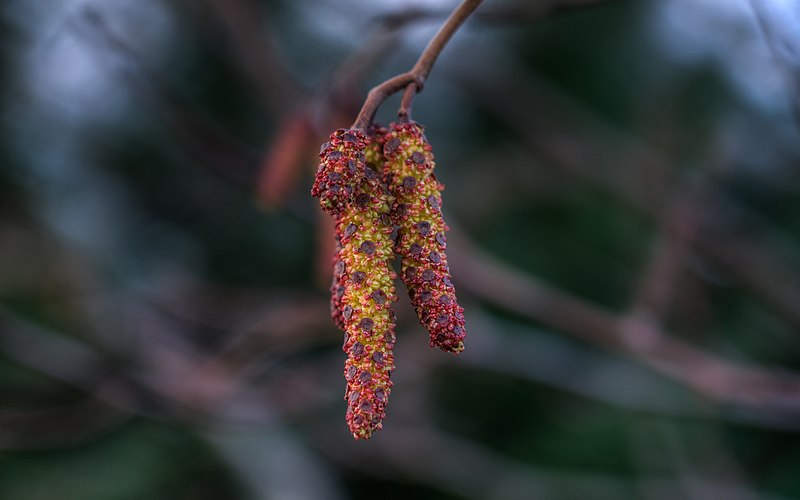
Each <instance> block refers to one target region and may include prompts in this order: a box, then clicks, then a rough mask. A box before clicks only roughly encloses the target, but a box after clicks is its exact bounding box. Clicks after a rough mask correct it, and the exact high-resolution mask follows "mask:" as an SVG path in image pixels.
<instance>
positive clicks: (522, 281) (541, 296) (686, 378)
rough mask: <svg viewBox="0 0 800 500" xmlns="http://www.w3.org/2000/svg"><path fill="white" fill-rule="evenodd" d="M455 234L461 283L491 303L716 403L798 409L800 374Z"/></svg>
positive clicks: (784, 412) (769, 412)
mask: <svg viewBox="0 0 800 500" xmlns="http://www.w3.org/2000/svg"><path fill="white" fill-rule="evenodd" d="M450 240H451V241H452V245H450V246H449V248H448V252H449V255H450V257H451V262H452V263H453V268H454V269H457V273H458V276H459V278H460V279H459V282H460V285H461V286H462V287H463V288H464V289H467V290H469V291H470V292H471V293H472V294H474V295H475V296H477V297H480V298H481V299H483V300H485V301H487V302H489V303H492V304H495V305H498V306H500V307H503V308H504V309H507V310H509V311H513V312H514V313H516V314H519V315H521V316H523V317H526V318H530V319H532V320H534V321H539V322H541V323H543V324H545V325H547V326H549V327H551V328H554V329H556V330H558V331H561V332H564V333H567V334H570V335H573V336H575V337H577V338H580V339H582V340H584V341H587V342H590V343H593V344H597V345H599V346H601V347H604V348H606V349H609V350H611V351H614V352H618V353H620V354H624V355H626V356H629V357H631V358H632V359H634V360H637V361H639V362H641V363H643V364H645V365H647V366H649V367H650V368H651V369H653V370H654V371H656V372H658V373H661V374H662V375H666V376H668V377H670V378H671V379H673V380H675V381H677V382H680V383H682V384H684V385H686V386H687V387H689V388H691V389H693V390H695V391H696V392H698V393H700V394H702V395H704V396H706V397H708V398H710V399H711V400H713V401H716V402H718V403H721V404H729V405H734V406H737V407H739V408H741V409H743V410H747V411H748V412H751V413H755V414H759V415H760V416H762V417H764V418H766V419H768V420H769V419H773V418H774V419H777V420H778V421H781V422H787V423H788V421H791V420H796V417H797V415H798V414H800V375H797V374H794V373H789V372H778V371H773V370H767V369H763V368H760V367H755V366H743V365H739V364H736V363H733V362H731V361H727V360H723V359H720V358H719V357H717V356H715V355H713V354H710V353H707V352H705V351H703V350H701V349H699V348H696V347H694V346H691V345H689V344H687V343H685V342H683V341H680V340H678V339H675V338H672V337H670V336H669V335H667V334H666V332H664V331H663V330H661V329H660V328H659V327H658V326H657V325H656V324H654V323H652V322H649V321H646V320H645V319H643V318H640V317H636V316H633V315H625V314H615V313H613V312H610V311H606V310H605V309H602V308H600V307H598V306H595V305H592V304H590V303H588V302H585V301H583V300H581V299H579V298H577V297H573V296H570V295H567V294H564V293H563V292H560V291H558V290H555V289H553V288H551V287H549V286H548V285H546V284H545V283H543V282H540V281H538V280H536V279H534V278H533V277H530V276H526V275H524V274H522V273H520V272H519V271H518V270H513V269H511V268H509V267H507V266H505V265H504V264H502V263H500V262H498V261H496V260H494V259H492V258H491V257H490V256H488V255H486V254H483V253H481V252H479V251H478V250H477V249H476V248H475V247H474V246H473V245H472V244H471V242H469V241H468V240H467V239H466V236H465V235H464V234H463V233H461V232H460V231H459V232H456V231H453V234H452V237H451V238H450Z"/></svg>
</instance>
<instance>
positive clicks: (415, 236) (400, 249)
mask: <svg viewBox="0 0 800 500" xmlns="http://www.w3.org/2000/svg"><path fill="white" fill-rule="evenodd" d="M383 151H384V157H385V164H384V174H383V178H384V181H385V182H386V185H387V187H388V189H389V192H390V193H391V194H392V195H393V196H394V197H395V201H394V203H393V205H392V210H391V218H392V221H393V223H394V224H396V225H397V226H398V233H397V240H396V243H395V252H396V253H397V254H398V255H400V257H401V272H400V277H401V279H402V280H403V282H404V283H405V284H406V287H407V288H408V293H409V296H410V297H411V303H412V304H413V305H414V308H415V309H416V312H417V317H418V318H419V320H420V323H422V324H423V325H424V326H425V327H426V328H427V329H428V332H429V333H430V345H431V347H438V348H439V349H442V350H443V351H448V352H452V353H455V354H458V353H459V352H461V351H463V350H464V337H465V336H466V330H465V329H464V309H463V308H462V307H461V306H459V305H458V302H457V300H456V294H455V288H454V287H453V283H452V280H451V277H450V269H449V267H448V265H447V256H446V255H445V247H446V237H445V233H446V231H448V229H449V228H448V227H447V224H445V222H444V219H443V217H442V212H441V207H442V197H441V190H442V189H444V186H442V185H441V184H439V183H438V182H437V180H436V177H435V176H434V174H433V169H434V167H435V163H434V158H433V153H432V152H431V146H430V144H429V143H428V141H427V139H426V138H425V135H424V133H423V130H422V127H421V126H420V125H419V124H417V123H414V122H410V123H395V124H392V125H391V127H390V130H389V132H388V133H387V134H386V135H385V137H384V148H383Z"/></svg>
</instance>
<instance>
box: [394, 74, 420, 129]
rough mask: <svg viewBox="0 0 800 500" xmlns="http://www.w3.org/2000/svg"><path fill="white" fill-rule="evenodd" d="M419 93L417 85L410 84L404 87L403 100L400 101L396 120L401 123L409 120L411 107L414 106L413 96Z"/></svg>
mask: <svg viewBox="0 0 800 500" xmlns="http://www.w3.org/2000/svg"><path fill="white" fill-rule="evenodd" d="M417 92H419V87H417V84H415V83H411V84H409V85H408V86H407V87H406V90H405V92H403V98H402V99H401V100H400V110H399V111H398V112H397V118H398V119H399V121H401V122H407V121H409V120H410V119H411V107H412V106H413V105H414V96H415V95H416V94H417Z"/></svg>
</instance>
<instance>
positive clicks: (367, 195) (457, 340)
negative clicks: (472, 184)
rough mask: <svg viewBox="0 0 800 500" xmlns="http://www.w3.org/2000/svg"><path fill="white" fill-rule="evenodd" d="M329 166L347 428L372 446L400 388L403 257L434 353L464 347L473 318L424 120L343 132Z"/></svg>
mask: <svg viewBox="0 0 800 500" xmlns="http://www.w3.org/2000/svg"><path fill="white" fill-rule="evenodd" d="M320 158H321V162H320V166H319V169H318V170H317V174H316V177H315V180H314V186H313V188H312V190H311V194H312V195H313V196H315V197H317V198H319V201H320V206H321V207H322V209H323V210H324V211H325V212H327V213H329V214H331V215H332V216H333V217H334V219H335V221H336V240H337V242H336V255H335V256H334V272H333V283H332V284H331V316H332V318H333V321H334V323H335V324H336V326H338V327H339V328H340V329H342V330H344V332H345V341H344V345H343V349H344V351H345V352H346V353H347V361H346V363H345V370H344V375H345V379H346V381H347V390H346V392H345V399H346V401H347V414H346V420H347V424H348V426H349V428H350V432H351V433H352V434H353V436H354V437H355V438H356V439H360V438H369V437H370V436H371V435H372V433H373V432H374V431H376V430H378V429H380V428H381V426H382V421H383V419H384V417H385V415H386V403H387V401H388V398H389V394H390V392H391V388H392V382H391V380H390V375H391V372H392V370H394V355H393V353H392V349H393V347H394V343H395V333H394V330H395V315H394V312H393V311H392V309H391V305H392V303H393V302H395V301H396V300H397V296H396V294H395V287H394V280H395V278H396V274H395V273H394V271H393V270H392V262H393V260H394V259H395V257H396V256H400V258H401V278H402V280H403V282H404V283H405V284H406V286H407V288H408V291H409V295H410V297H411V302H412V304H413V305H414V307H415V309H416V312H417V316H418V317H419V320H420V322H421V323H422V324H423V325H424V326H425V327H426V328H427V329H428V331H429V333H430V345H431V346H433V347H438V348H440V349H442V350H444V351H448V352H453V353H456V354H457V353H459V352H461V351H462V350H463V349H464V336H465V334H466V331H465V329H464V311H463V309H462V308H461V306H459V305H458V303H457V302H456V296H455V290H454V288H453V283H452V281H451V278H450V271H449V268H448V265H447V257H446V255H445V247H446V237H445V232H446V231H447V230H448V227H447V225H446V224H445V222H444V219H443V218H442V214H441V200H442V199H441V190H442V189H443V186H442V185H441V184H439V183H438V182H437V180H436V177H435V176H434V174H433V168H434V165H435V164H434V159H433V155H432V153H431V147H430V144H428V142H427V140H426V139H425V135H424V134H423V130H422V127H421V126H420V125H418V124H416V123H414V122H406V123H397V124H392V125H391V126H390V127H389V129H386V128H383V127H379V126H373V127H371V128H370V129H369V130H367V131H366V132H364V131H361V130H356V129H347V130H346V129H339V130H337V131H335V132H334V133H333V134H332V135H331V137H330V141H329V142H326V143H325V144H323V146H322V149H321V150H320ZM395 231H396V237H395V238H393V237H392V234H393V233H395Z"/></svg>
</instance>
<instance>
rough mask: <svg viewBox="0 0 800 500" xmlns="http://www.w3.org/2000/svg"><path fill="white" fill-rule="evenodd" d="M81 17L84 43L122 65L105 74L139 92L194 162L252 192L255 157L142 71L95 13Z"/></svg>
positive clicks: (144, 67)
mask: <svg viewBox="0 0 800 500" xmlns="http://www.w3.org/2000/svg"><path fill="white" fill-rule="evenodd" d="M83 14H84V15H83V21H84V22H85V26H83V25H78V28H79V32H80V33H82V34H83V35H84V36H86V37H87V40H88V41H95V40H99V41H100V42H101V43H100V44H99V45H100V46H102V47H108V49H109V51H108V53H107V54H106V55H107V56H111V57H117V58H122V59H123V60H124V62H125V64H123V65H116V66H115V65H113V64H111V60H109V59H106V60H105V62H106V63H107V64H108V67H109V70H112V71H116V72H117V73H118V74H119V75H120V77H121V78H123V79H124V81H125V82H126V83H128V84H129V85H130V86H131V88H133V89H135V90H136V91H138V94H139V95H140V96H141V97H142V98H144V100H145V102H147V103H148V104H149V105H150V107H151V109H152V110H153V111H155V112H156V113H158V114H159V115H161V116H162V117H163V119H164V121H165V122H166V123H168V124H169V125H170V128H171V129H172V130H173V132H174V133H175V134H176V135H177V137H178V139H179V140H180V142H181V143H182V144H183V146H184V148H185V150H186V151H187V152H188V153H189V155H190V156H191V157H192V159H193V161H194V162H195V163H196V164H198V165H201V166H203V167H205V168H207V169H208V170H210V171H211V172H213V173H215V174H216V175H218V176H219V177H220V178H221V179H223V180H225V181H227V182H229V183H231V184H234V185H236V186H239V187H241V188H243V189H246V190H248V191H251V190H252V189H253V185H254V178H255V172H256V165H257V163H258V159H257V156H256V155H255V154H254V153H253V152H252V151H251V150H250V149H249V148H248V147H247V146H245V145H243V144H241V143H240V142H238V141H236V140H235V139H234V138H233V137H231V136H230V135H229V134H228V133H227V132H225V131H224V130H222V128H220V127H219V126H218V125H216V124H215V123H214V122H213V121H212V120H210V119H208V118H207V117H204V116H202V115H201V114H200V113H198V112H197V111H196V110H194V109H192V108H191V106H189V105H188V103H186V102H185V100H184V99H182V98H181V97H180V96H179V95H178V94H177V93H176V92H174V91H173V90H172V89H171V88H170V87H169V86H168V85H167V84H166V83H165V82H163V81H162V79H161V78H159V77H158V75H156V74H155V72H153V71H152V70H151V69H150V68H148V67H147V65H146V64H145V62H144V61H143V60H142V58H141V57H140V56H139V55H138V54H137V53H136V51H135V50H134V49H133V48H132V47H131V46H130V45H128V44H127V43H126V42H125V41H124V40H122V39H121V38H120V37H118V36H117V35H116V34H115V33H113V32H112V30H111V28H110V26H109V25H108V23H107V22H106V20H105V19H104V18H103V16H102V14H101V13H100V12H99V11H97V10H95V9H93V8H91V7H87V8H85V9H84V11H83Z"/></svg>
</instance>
